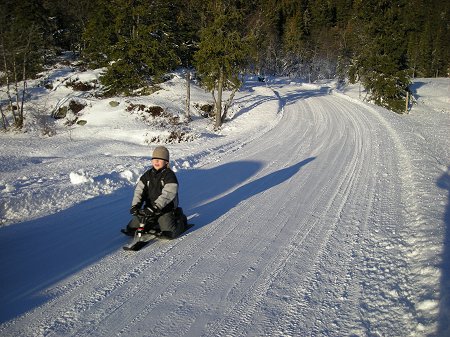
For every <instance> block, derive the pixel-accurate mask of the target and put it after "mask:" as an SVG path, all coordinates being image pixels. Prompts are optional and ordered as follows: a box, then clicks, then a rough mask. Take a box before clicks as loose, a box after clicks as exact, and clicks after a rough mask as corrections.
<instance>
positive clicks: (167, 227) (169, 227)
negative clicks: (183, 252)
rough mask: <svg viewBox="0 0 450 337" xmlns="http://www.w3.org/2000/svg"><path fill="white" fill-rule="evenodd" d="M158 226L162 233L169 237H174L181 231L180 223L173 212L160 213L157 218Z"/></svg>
mask: <svg viewBox="0 0 450 337" xmlns="http://www.w3.org/2000/svg"><path fill="white" fill-rule="evenodd" d="M158 224H159V228H160V229H161V232H163V233H164V235H166V236H168V237H169V238H171V239H174V238H176V237H177V236H178V235H180V234H181V233H182V232H183V228H181V225H180V223H179V222H178V221H177V218H176V217H175V214H174V212H169V213H165V214H163V215H161V216H160V217H159V218H158Z"/></svg>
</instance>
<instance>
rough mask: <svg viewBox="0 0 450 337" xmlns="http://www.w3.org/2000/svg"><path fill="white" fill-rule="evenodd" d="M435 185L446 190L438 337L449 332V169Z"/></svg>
mask: <svg viewBox="0 0 450 337" xmlns="http://www.w3.org/2000/svg"><path fill="white" fill-rule="evenodd" d="M437 185H438V186H439V187H440V188H442V189H445V190H447V192H448V199H447V207H446V209H445V214H444V224H445V233H444V238H443V251H442V262H441V282H440V303H439V322H438V333H437V335H438V336H448V333H449V332H450V167H449V168H448V169H447V172H445V173H444V174H443V175H442V176H441V177H440V178H439V180H438V181H437Z"/></svg>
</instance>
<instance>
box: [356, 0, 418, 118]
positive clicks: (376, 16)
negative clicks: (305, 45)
mask: <svg viewBox="0 0 450 337" xmlns="http://www.w3.org/2000/svg"><path fill="white" fill-rule="evenodd" d="M403 8H404V1H400V2H396V3H395V4H391V3H390V2H387V1H384V0H371V1H365V2H364V4H363V5H362V7H361V8H357V11H358V15H359V17H358V21H357V22H356V24H355V26H356V27H358V28H359V29H358V30H357V31H356V44H355V50H356V53H355V55H354V58H353V65H352V68H351V80H352V81H355V80H361V81H362V83H363V84H364V86H365V88H366V89H367V90H368V91H369V93H370V98H371V99H372V100H373V101H374V102H375V103H376V104H377V105H380V106H384V107H387V108H389V109H391V110H393V111H396V112H403V110H404V105H405V104H404V101H405V97H406V93H407V89H408V86H409V84H410V74H409V72H410V69H409V66H408V63H407V49H406V40H405V27H404V22H403V21H402V16H401V14H402V9H403Z"/></svg>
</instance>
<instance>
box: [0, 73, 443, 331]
mask: <svg viewBox="0 0 450 337" xmlns="http://www.w3.org/2000/svg"><path fill="white" fill-rule="evenodd" d="M60 73H62V74H64V76H66V78H67V77H68V76H69V77H70V76H72V77H73V76H75V75H74V74H70V73H64V71H62V70H60ZM91 75H92V76H95V74H91ZM84 76H87V75H86V74H84ZM49 78H50V79H52V80H53V81H54V83H60V82H61V81H63V80H61V79H60V78H59V77H56V75H53V77H52V76H50V75H49ZM78 78H81V75H80V76H79V77H78ZM58 81H60V82H58ZM184 92H185V87H184V83H183V81H182V76H181V75H175V76H174V78H173V79H172V80H171V81H169V82H168V83H166V84H165V85H164V86H163V88H162V89H161V90H159V91H157V92H156V93H154V94H152V95H150V96H145V97H139V98H134V100H135V101H133V99H131V98H123V97H122V98H121V97H117V98H114V99H112V100H115V101H116V102H117V103H118V105H116V106H114V107H113V106H112V105H110V104H109V101H111V100H99V99H95V98H92V97H90V98H89V97H88V98H86V97H80V96H81V95H79V94H76V93H74V92H72V91H68V89H67V88H66V87H63V86H58V85H53V89H52V91H51V92H49V93H47V94H46V95H43V94H42V92H41V94H40V95H38V94H36V98H35V99H36V101H37V102H38V101H39V102H43V101H44V100H45V102H47V103H45V104H49V105H52V106H57V105H58V104H61V102H63V101H64V100H67V99H68V98H69V97H75V96H77V99H82V100H85V101H86V102H87V108H86V109H85V112H84V115H83V116H82V118H83V119H84V120H86V121H87V123H86V125H84V126H79V125H74V126H70V127H69V126H67V127H64V126H62V125H60V126H58V127H57V128H56V131H57V132H56V135H54V136H52V137H47V136H46V137H43V136H39V132H38V131H37V129H38V126H35V129H33V127H30V126H28V127H29V128H30V131H29V132H27V133H21V134H11V133H2V134H0V138H1V142H2V152H1V159H2V160H1V163H0V172H1V178H0V193H1V200H2V203H1V209H0V212H1V213H0V215H1V224H2V227H1V228H0V270H1V274H0V285H1V286H0V303H1V306H0V323H1V325H0V335H1V336H449V335H450V330H449V321H450V313H449V309H450V298H449V296H450V292H449V291H450V261H449V260H450V248H449V245H450V229H449V228H450V205H449V192H450V173H449V167H450V136H449V135H450V104H449V103H450V102H449V97H450V80H449V79H448V78H447V79H418V80H416V81H415V82H414V86H413V93H414V98H415V104H414V105H413V106H412V108H411V111H410V113H409V114H406V115H398V114H395V113H392V112H390V111H387V110H385V109H383V108H380V107H377V106H374V105H372V104H370V103H369V102H364V101H363V98H364V96H363V95H361V94H360V93H359V88H358V87H357V86H344V87H336V85H334V84H333V83H317V84H305V83H302V82H300V81H292V80H286V79H276V78H270V79H267V81H266V82H264V83H262V82H257V81H253V80H252V79H251V78H249V79H248V80H247V81H246V83H245V85H244V87H243V88H242V90H241V91H240V92H239V93H238V94H237V96H236V98H235V103H234V105H233V109H232V113H231V115H230V118H229V120H228V121H227V122H226V123H225V124H224V126H223V128H222V129H221V130H220V131H219V132H215V131H213V130H212V123H213V122H212V121H211V119H208V118H203V117H201V116H200V115H199V114H198V113H196V112H195V111H194V112H193V113H192V121H191V122H190V123H189V128H190V129H189V130H188V132H189V133H190V134H191V135H193V137H192V138H191V140H190V141H188V142H181V143H174V144H172V143H171V144H168V145H167V146H168V148H169V150H170V152H171V166H172V167H173V169H174V170H175V171H176V174H177V176H178V178H179V181H180V199H181V205H182V207H183V209H184V211H185V213H186V214H187V216H188V218H189V222H191V223H194V224H195V227H193V228H192V229H191V230H190V231H189V232H188V233H186V234H185V235H183V236H181V237H179V238H178V239H175V240H172V241H167V240H166V241H162V240H161V241H155V242H153V243H151V244H150V245H148V246H146V247H145V249H143V250H141V251H140V252H137V253H135V252H125V251H123V250H122V246H123V245H125V244H127V243H128V242H129V240H130V239H129V238H127V237H125V236H123V235H122V234H121V233H120V231H119V230H120V228H122V227H124V226H125V225H126V224H127V222H128V220H129V214H128V210H129V207H130V206H131V205H130V202H131V198H132V193H133V187H134V184H135V182H136V181H137V179H138V178H139V176H140V174H142V173H143V172H144V170H145V169H146V168H147V167H148V166H149V164H150V162H149V158H150V156H151V151H152V148H153V147H154V146H155V145H156V144H154V143H152V142H151V141H149V139H150V138H151V137H153V136H154V135H157V134H158V130H157V129H154V128H153V127H152V126H151V125H148V124H146V123H144V121H143V120H142V116H140V115H138V114H132V113H130V112H129V111H128V110H127V108H126V107H127V106H129V102H131V101H133V103H134V104H137V103H143V104H149V103H153V104H155V105H162V106H165V107H167V108H168V109H171V111H172V112H174V113H180V112H182V110H183V104H184ZM192 95H193V97H192V103H193V104H194V103H195V102H207V101H211V97H210V96H209V94H207V93H205V92H203V91H202V90H201V89H199V88H197V87H195V86H194V87H193V89H192ZM42 104H44V103H42ZM180 116H181V117H182V114H180Z"/></svg>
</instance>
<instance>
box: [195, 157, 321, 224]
mask: <svg viewBox="0 0 450 337" xmlns="http://www.w3.org/2000/svg"><path fill="white" fill-rule="evenodd" d="M314 159H315V157H311V158H308V159H305V160H303V161H301V162H299V163H297V164H294V165H292V166H289V167H287V168H283V169H281V170H278V171H275V172H273V173H270V174H268V175H266V176H264V177H262V178H259V179H256V180H254V181H252V182H250V183H248V184H245V185H243V186H241V187H239V188H237V189H235V190H234V191H232V192H231V193H228V194H226V195H224V196H222V197H220V198H217V199H215V200H213V201H210V202H207V203H205V204H201V205H199V206H194V207H192V208H190V209H189V210H188V211H189V212H191V213H193V214H196V216H197V219H196V220H195V222H196V224H198V225H199V226H197V227H202V226H205V225H207V224H209V223H211V222H212V221H214V220H216V219H217V218H219V217H220V216H222V215H223V214H225V213H227V212H228V211H229V210H230V209H232V208H233V207H235V206H236V205H237V204H239V203H240V202H242V201H244V200H246V199H248V198H250V197H252V196H254V195H257V194H259V193H261V192H263V191H266V190H269V189H270V188H272V187H274V186H276V185H279V184H281V183H282V182H284V181H286V180H288V179H289V178H291V177H292V176H294V175H295V174H296V173H297V172H298V171H299V170H300V169H301V168H302V167H303V166H305V165H307V164H308V163H310V162H311V161H313V160H314ZM217 173H218V174H219V176H230V175H231V176H233V174H238V173H237V172H233V171H230V170H228V165H223V166H220V167H218V168H217ZM212 178H213V177H212ZM213 179H217V177H215V178H213ZM203 183H204V184H205V186H207V185H210V184H213V183H214V180H209V179H206V180H204V182H203ZM199 188H201V186H199Z"/></svg>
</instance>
